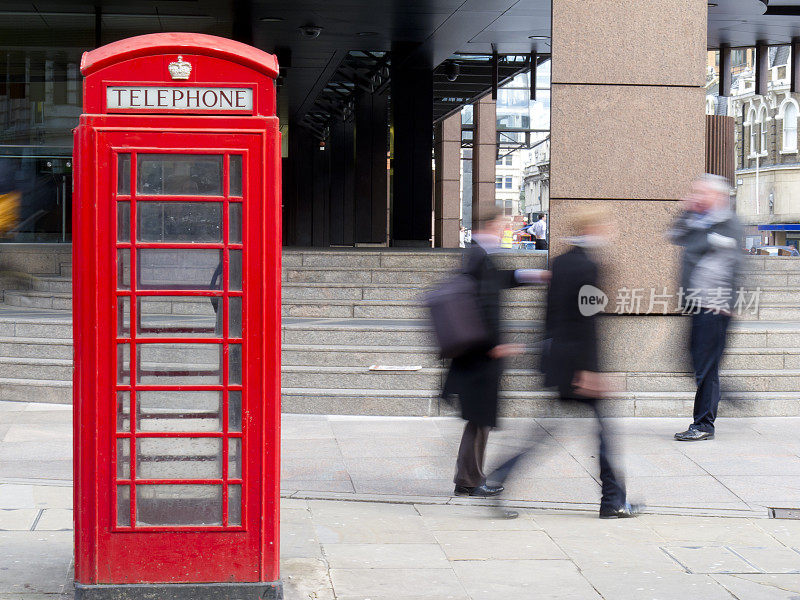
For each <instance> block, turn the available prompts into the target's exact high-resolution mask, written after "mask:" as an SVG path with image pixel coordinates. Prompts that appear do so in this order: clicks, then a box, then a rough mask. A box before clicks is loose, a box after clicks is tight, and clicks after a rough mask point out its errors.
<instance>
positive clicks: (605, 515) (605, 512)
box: [600, 502, 642, 519]
mask: <svg viewBox="0 0 800 600" xmlns="http://www.w3.org/2000/svg"><path fill="white" fill-rule="evenodd" d="M640 512H642V507H641V506H639V505H637V504H630V503H629V502H626V503H625V504H623V505H622V506H618V507H617V508H601V509H600V518H601V519H631V518H633V517H635V516H636V515H637V514H638V513H640Z"/></svg>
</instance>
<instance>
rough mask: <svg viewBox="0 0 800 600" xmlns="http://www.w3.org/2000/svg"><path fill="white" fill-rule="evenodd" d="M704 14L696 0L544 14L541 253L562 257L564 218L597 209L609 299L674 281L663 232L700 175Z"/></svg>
mask: <svg viewBox="0 0 800 600" xmlns="http://www.w3.org/2000/svg"><path fill="white" fill-rule="evenodd" d="M706 13H707V3H706V2H704V1H702V0H675V1H674V2H666V3H665V2H660V1H658V0H640V1H639V2H626V3H622V2H618V1H617V0H591V1H589V2H587V1H586V0H554V2H553V44H552V50H553V73H552V123H551V130H552V138H551V150H552V152H551V172H550V177H551V183H550V185H551V187H550V197H551V201H550V212H551V223H550V228H551V243H552V245H553V252H554V255H557V254H559V253H560V252H561V251H563V250H564V248H565V244H564V240H563V238H564V237H565V236H567V235H570V234H571V233H572V232H571V227H570V223H569V217H570V213H571V212H572V211H573V209H575V208H576V207H578V206H580V205H582V204H585V203H587V202H595V203H602V204H604V205H605V206H607V207H608V209H609V211H610V212H611V214H612V217H613V219H614V222H615V225H616V229H617V233H616V239H615V241H614V245H613V248H614V250H613V257H614V264H613V267H614V269H613V274H612V277H611V278H610V280H607V283H606V285H607V286H608V287H609V288H610V291H611V292H612V293H614V292H615V291H616V289H617V288H619V287H621V286H626V287H628V288H632V287H640V288H647V289H648V291H649V289H650V288H651V287H661V286H665V285H666V286H670V287H672V288H674V283H675V282H676V280H677V261H676V259H677V252H676V250H675V249H674V248H673V247H672V246H670V245H669V244H668V243H667V242H666V240H665V239H664V231H665V230H666V228H667V226H668V224H669V223H670V220H671V219H672V217H673V215H674V214H675V213H676V211H677V210H678V203H677V201H678V200H679V199H680V198H681V197H682V196H683V195H684V194H685V193H686V192H687V190H688V187H689V184H690V182H691V181H692V179H693V178H694V177H696V176H697V175H699V174H700V173H702V172H703V170H704V165H705V148H704V146H705V111H704V91H703V84H704V82H705V71H704V69H705V60H706Z"/></svg>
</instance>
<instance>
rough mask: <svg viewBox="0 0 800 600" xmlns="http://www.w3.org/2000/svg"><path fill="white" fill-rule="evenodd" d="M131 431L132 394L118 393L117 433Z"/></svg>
mask: <svg viewBox="0 0 800 600" xmlns="http://www.w3.org/2000/svg"><path fill="white" fill-rule="evenodd" d="M130 430H131V393H130V392H117V431H130Z"/></svg>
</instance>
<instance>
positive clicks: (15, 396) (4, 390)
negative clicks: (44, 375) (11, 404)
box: [0, 378, 72, 404]
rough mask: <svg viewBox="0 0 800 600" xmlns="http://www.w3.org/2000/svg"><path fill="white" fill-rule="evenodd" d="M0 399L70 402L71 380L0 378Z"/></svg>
mask: <svg viewBox="0 0 800 600" xmlns="http://www.w3.org/2000/svg"><path fill="white" fill-rule="evenodd" d="M0 400H11V401H17V402H42V403H47V404H72V382H71V381H52V380H42V379H18V378H13V379H10V378H3V379H0Z"/></svg>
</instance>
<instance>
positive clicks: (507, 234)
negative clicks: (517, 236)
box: [500, 229, 514, 248]
mask: <svg viewBox="0 0 800 600" xmlns="http://www.w3.org/2000/svg"><path fill="white" fill-rule="evenodd" d="M513 243H514V232H513V231H511V230H510V229H506V230H505V231H503V239H501V240H500V247H501V248H511V246H512V244H513Z"/></svg>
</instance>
